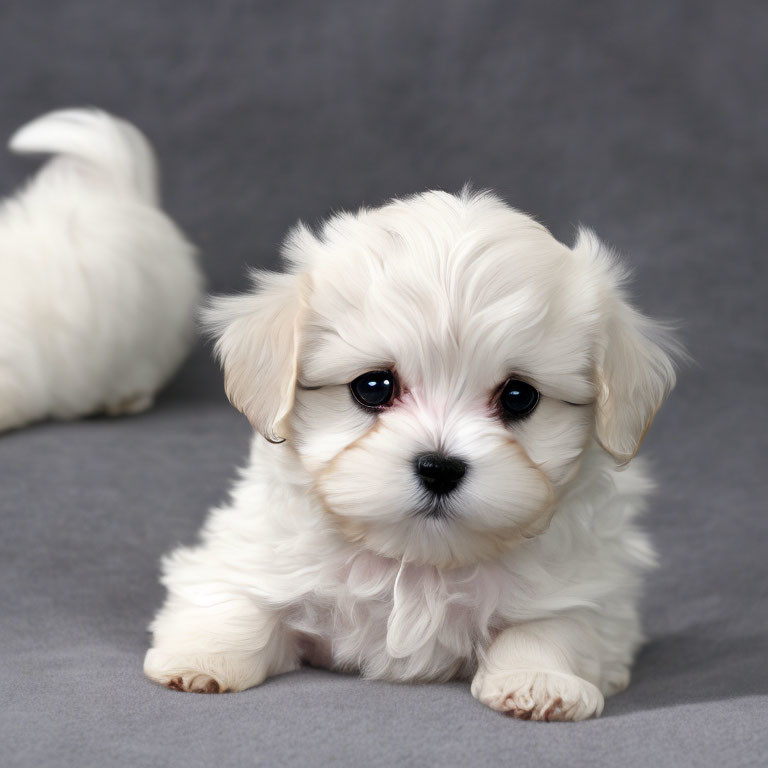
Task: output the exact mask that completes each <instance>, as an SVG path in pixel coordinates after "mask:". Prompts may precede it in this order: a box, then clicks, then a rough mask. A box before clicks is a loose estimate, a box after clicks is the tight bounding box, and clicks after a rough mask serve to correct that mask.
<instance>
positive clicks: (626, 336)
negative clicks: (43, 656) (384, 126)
mask: <svg viewBox="0 0 768 768" xmlns="http://www.w3.org/2000/svg"><path fill="white" fill-rule="evenodd" d="M284 257H285V261H286V271H285V273H284V274H258V275H256V276H255V280H254V286H253V289H252V290H251V292H250V293H247V294H245V295H242V296H237V297H233V298H222V299H216V300H215V301H214V302H213V305H212V307H211V309H210V310H209V313H208V322H209V325H210V328H211V329H212V330H213V331H214V332H215V334H216V335H217V337H218V343H217V352H218V355H219V357H220V359H221V362H222V364H223V367H224V371H225V376H226V389H227V393H228V395H229V397H230V399H231V400H232V402H233V403H234V404H235V405H236V406H237V407H238V408H239V409H241V410H242V411H243V412H244V413H245V414H246V416H247V417H248V418H249V419H250V421H251V422H252V423H253V425H254V427H255V428H256V430H257V431H258V433H260V434H256V435H254V438H253V443H252V447H251V455H250V463H249V466H248V467H247V469H245V470H244V472H243V473H242V477H241V479H240V481H239V482H238V483H237V484H236V486H235V488H234V490H233V492H232V498H231V501H230V502H229V503H228V504H226V505H225V506H223V507H221V508H219V509H216V510H214V511H213V512H212V513H211V516H210V518H209V520H208V522H207V524H206V526H205V528H204V530H203V533H202V541H201V543H200V544H199V545H197V546H194V547H189V548H182V549H179V550H177V551H176V552H174V553H172V554H171V555H169V556H168V557H167V558H166V559H165V561H164V577H163V583H164V584H165V586H166V587H167V588H168V598H167V601H166V603H165V605H164V607H163V608H162V609H161V611H160V612H159V614H158V615H157V617H156V618H155V620H154V622H153V624H152V626H151V631H152V632H153V636H154V642H153V645H152V648H151V649H150V650H149V652H148V653H147V657H146V661H145V672H146V674H147V675H148V676H149V677H150V678H152V679H153V680H156V681H157V682H159V683H162V684H164V685H167V686H169V687H171V688H178V689H183V690H191V691H205V692H217V691H238V690H242V689H244V688H248V687H250V686H253V685H258V684H259V683H261V682H262V681H263V680H264V679H265V678H267V677H268V676H270V675H277V674H280V673H282V672H287V671H289V670H293V669H296V668H297V667H298V666H299V664H300V663H301V662H302V660H304V661H308V662H310V663H312V664H318V665H323V666H328V667H330V668H332V669H339V670H359V671H360V672H361V673H362V674H363V675H365V676H367V677H372V678H380V679H385V680H396V681H408V680H420V681H423V680H448V679H450V678H454V677H471V678H473V681H472V693H473V694H474V695H475V696H476V697H477V698H478V699H480V700H481V701H482V702H484V703H485V704H487V705H488V706H490V707H493V708H494V709H498V710H501V711H504V712H509V713H511V714H513V715H515V716H516V717H521V718H532V719H550V720H551V719H561V720H578V719H582V718H586V717H589V716H591V715H597V714H599V713H600V712H601V710H602V708H603V697H604V696H606V695H609V694H611V693H614V692H616V691H619V690H621V689H622V688H624V687H625V686H626V685H627V682H628V681H629V671H630V665H631V663H632V658H633V655H634V653H635V651H636V650H637V647H638V644H639V643H640V641H641V630H640V624H639V621H638V610H637V601H638V595H639V591H640V585H641V580H642V574H643V571H644V570H645V569H646V568H648V567H649V566H650V565H651V564H652V563H653V561H654V554H653V550H652V548H651V545H650V543H649V541H648V539H647V537H646V536H645V534H644V533H642V532H641V531H640V530H639V529H638V528H637V527H636V524H635V517H636V515H637V514H638V512H640V510H641V508H642V506H643V498H644V496H645V494H646V492H647V491H648V490H649V488H650V482H649V480H648V478H647V476H646V474H645V473H644V472H643V470H642V468H641V467H639V466H637V465H636V464H635V465H633V466H632V467H631V468H628V469H626V471H624V472H617V465H621V466H623V465H626V464H627V463H628V462H629V461H630V459H632V457H633V456H634V455H635V453H636V451H637V449H638V446H639V444H640V441H641V439H642V437H643V435H644V433H645V431H646V430H647V428H648V425H649V424H650V423H651V419H652V418H653V415H654V413H655V412H656V410H657V408H658V407H659V405H660V403H661V401H662V400H663V398H664V396H665V395H666V394H667V392H668V391H669V390H670V388H671V387H672V385H673V383H674V372H673V367H672V364H671V362H670V359H669V357H668V353H667V352H665V351H664V348H663V347H664V346H668V345H667V342H665V341H664V333H663V331H662V330H661V329H660V328H659V327H658V326H657V325H654V324H653V323H652V322H651V321H649V320H648V319H646V318H645V317H643V316H642V315H640V314H638V312H636V311H635V310H634V309H632V308H631V307H630V306H629V305H628V304H627V303H626V301H625V299H624V297H623V295H622V289H621V283H622V280H623V279H624V273H623V271H622V269H621V268H620V267H619V266H618V265H617V263H616V262H615V260H614V258H613V256H612V255H611V254H610V252H609V251H608V250H607V249H606V248H605V247H604V246H603V245H601V244H600V242H599V241H598V240H597V238H596V237H595V236H594V235H593V234H591V233H590V232H588V231H582V232H581V233H580V234H579V238H578V241H577V243H576V246H575V247H574V248H573V249H570V248H568V247H566V246H564V245H562V244H561V243H559V242H557V241H556V240H555V239H554V238H553V237H552V236H551V235H550V234H549V232H548V231H547V230H546V229H545V228H544V227H543V226H541V225H540V224H538V223H537V222H535V221H534V220H533V219H531V218H529V217H528V216H525V215H523V214H522V213H520V212H518V211H516V210H513V209H510V208H509V207H507V206H506V205H504V204H503V203H502V202H501V201H500V200H498V199H497V198H496V197H494V196H492V195H490V194H485V193H483V194H471V193H468V192H465V193H463V194H461V195H459V196H454V195H449V194H446V193H443V192H429V193H426V194H423V195H419V196H416V197H412V198H408V199H405V200H401V201H395V202H393V203H391V204H389V205H386V206H384V207H383V208H380V209H378V210H362V211H360V212H359V213H357V214H356V215H351V214H344V215H340V216H336V217H334V218H333V219H331V220H330V221H329V222H328V223H327V224H326V225H325V226H324V227H323V229H322V231H321V232H320V234H319V235H317V236H315V235H313V234H312V233H310V232H309V231H308V230H307V229H306V228H304V227H302V226H299V227H298V228H297V229H296V230H295V231H294V232H293V233H292V235H291V236H290V237H289V238H288V240H287V243H286V246H285V249H284Z"/></svg>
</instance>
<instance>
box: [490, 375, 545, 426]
mask: <svg viewBox="0 0 768 768" xmlns="http://www.w3.org/2000/svg"><path fill="white" fill-rule="evenodd" d="M538 404H539V393H538V390H536V389H535V388H534V387H532V386H531V385H530V384H528V383H527V382H525V381H520V380H519V379H510V380H509V381H507V383H506V384H504V386H503V387H502V389H501V393H500V394H499V405H501V409H502V413H503V415H504V416H505V418H507V419H508V420H510V421H517V420H519V419H523V418H525V417H526V416H527V415H528V414H529V413H531V412H532V411H533V410H534V409H535V408H536V406H537V405H538Z"/></svg>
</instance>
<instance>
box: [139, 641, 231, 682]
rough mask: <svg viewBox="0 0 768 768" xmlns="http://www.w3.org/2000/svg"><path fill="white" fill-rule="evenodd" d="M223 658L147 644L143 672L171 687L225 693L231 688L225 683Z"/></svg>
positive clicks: (216, 655)
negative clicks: (172, 650) (175, 651)
mask: <svg viewBox="0 0 768 768" xmlns="http://www.w3.org/2000/svg"><path fill="white" fill-rule="evenodd" d="M222 662H223V659H222V658H221V656H220V655H218V654H201V655H191V654H173V653H168V652H166V651H161V650H159V649H157V648H150V649H149V650H148V651H147V655H146V657H145V659H144V674H145V675H146V676H147V677H148V678H150V680H154V681H155V682H156V683H159V684H160V685H164V686H165V687H166V688H170V689H171V690H173V691H189V692H191V693H224V692H225V691H228V690H233V688H232V686H231V685H228V684H227V683H228V681H227V680H226V670H225V669H224V668H223V664H222Z"/></svg>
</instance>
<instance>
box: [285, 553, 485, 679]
mask: <svg viewBox="0 0 768 768" xmlns="http://www.w3.org/2000/svg"><path fill="white" fill-rule="evenodd" d="M334 575H335V578H331V579H328V580H326V581H325V582H324V583H323V584H321V585H319V586H318V587H317V588H316V589H315V590H314V591H313V592H311V593H308V594H307V595H306V596H305V597H304V599H303V600H301V601H299V602H297V603H294V604H293V605H292V606H291V607H290V608H289V609H288V611H287V612H286V621H287V623H288V624H289V626H291V627H292V628H293V629H295V630H297V631H298V632H299V633H300V635H301V636H302V638H303V641H302V645H303V650H304V652H305V658H306V660H307V661H309V662H310V663H312V664H316V665H318V666H328V667H333V668H337V669H346V670H355V671H360V672H362V673H363V674H364V675H366V676H368V677H374V678H383V679H388V680H414V679H422V680H447V679H450V678H452V677H456V676H462V675H468V674H470V673H471V672H472V670H473V669H474V666H475V654H476V649H477V646H478V645H482V644H484V643H486V642H487V641H488V640H489V639H490V637H491V636H492V634H493V631H494V630H493V625H494V608H495V605H496V599H495V597H494V594H495V591H496V589H495V584H494V583H493V581H492V580H491V579H488V578H487V577H484V576H483V575H482V574H480V573H479V572H476V573H470V574H462V577H461V578H457V577H456V576H452V575H446V574H445V573H441V572H440V571H438V570H437V569H434V568H431V567H429V566H414V565H406V566H401V565H400V564H399V563H393V562H392V561H391V560H385V559H383V558H377V557H376V556H363V557H361V558H357V559H356V560H355V561H354V562H353V563H352V565H351V567H348V568H344V569H341V570H339V571H338V572H337V573H336V574H334Z"/></svg>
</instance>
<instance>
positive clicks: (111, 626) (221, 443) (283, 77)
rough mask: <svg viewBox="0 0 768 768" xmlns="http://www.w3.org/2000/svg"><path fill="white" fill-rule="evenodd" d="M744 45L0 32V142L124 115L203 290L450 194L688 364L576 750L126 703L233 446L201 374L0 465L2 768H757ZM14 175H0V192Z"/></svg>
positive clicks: (764, 710) (414, 15)
mask: <svg viewBox="0 0 768 768" xmlns="http://www.w3.org/2000/svg"><path fill="white" fill-rule="evenodd" d="M767 38H768V5H767V4H766V3H764V2H760V1H759V0H756V1H755V2H733V3H725V2H717V1H714V2H704V1H701V0H700V1H698V2H676V1H674V0H663V1H662V2H644V3H629V2H627V3H624V2H589V3H580V2H563V3H553V2H538V3H534V2H531V3H517V2H511V1H504V0H499V1H498V2H491V1H490V0H471V1H470V0H466V2H439V1H438V0H434V1H432V0H430V1H429V2H427V1H425V0H418V2H416V1H414V0H411V1H410V2H408V1H405V2H391V1H388V2H381V1H380V2H365V1H361V0H358V1H357V2H352V1H339V0H333V1H326V2H318V1H314V2H313V1H312V0H305V1H304V2H279V0H274V1H273V2H259V3H236V2H230V1H229V0H228V1H226V2H224V1H223V0H217V2H215V3H212V2H203V0H186V2H184V3H181V2H176V3H172V2H153V3H150V2H144V1H142V2H137V1H136V0H133V1H132V2H122V1H118V0H62V1H61V2H51V1H49V2H17V1H16V0H11V1H10V2H9V0H6V1H5V2H4V3H3V4H2V5H0V72H1V73H2V77H0V135H2V136H8V135H9V134H10V133H11V131H12V130H13V129H14V128H16V127H17V126H18V125H19V124H21V123H22V122H24V121H25V120H27V119H29V118H31V117H34V116H35V115H37V114H38V113H41V112H44V111H47V110H49V109H51V108H54V107H61V106H70V105H80V104H95V105H98V106H101V107H104V108H106V109H109V110H112V111H114V112H116V113H119V114H121V115H124V116H126V117H128V118H129V119H131V120H133V121H135V122H136V123H137V124H138V125H139V126H140V127H141V128H142V129H143V130H144V131H145V132H146V133H147V134H148V135H149V136H150V138H151V139H152V141H153V142H154V144H155V146H156V148H157V150H158V153H159V156H160V158H161V161H162V167H163V172H164V191H165V200H166V203H167V207H168V209H169V211H170V212H171V213H172V215H174V216H175V217H176V218H177V220H178V221H179V222H180V224H181V225H182V226H183V227H184V228H185V229H186V230H187V231H188V233H189V234H190V236H191V237H192V238H193V239H194V240H195V241H196V242H197V243H198V244H199V246H200V247H201V250H202V254H203V255H202V259H203V263H204V266H205V269H206V272H207V273H208V275H209V278H210V285H211V287H212V288H213V289H214V290H217V291H229V290H235V289H237V288H242V287H243V285H244V281H243V274H244V269H245V266H246V265H272V264H274V263H275V259H276V253H277V248H278V245H279V242H280V240H281V237H282V236H283V234H284V232H285V230H286V228H287V227H288V226H290V224H291V223H293V222H294V221H295V220H296V219H297V218H303V219H305V220H307V221H309V222H316V221H317V220H319V219H320V218H321V217H322V216H324V215H325V214H327V213H328V212H329V211H331V210H334V209H338V208H343V207H354V206H357V205H359V204H361V203H366V204H375V203H379V202H381V201H384V200H385V199H386V198H388V197H389V196H392V195H398V194H403V193H408V192H412V191H417V190H421V189H424V188H428V187H443V188H445V189H448V190H456V189H458V188H459V187H460V186H461V185H462V184H463V183H464V182H465V181H467V180H471V181H473V182H474V183H475V184H476V185H477V186H482V187H486V186H487V187H492V188H494V189H496V190H498V191H499V192H500V193H501V194H502V195H503V196H505V197H506V198H507V199H508V200H509V201H510V202H512V203H513V204H515V205H516V206H518V207H521V208H523V209H524V210H527V211H530V212H532V213H534V214H535V215H536V216H537V217H538V218H539V219H540V220H542V221H543V222H544V223H546V224H547V225H548V226H549V227H550V228H551V229H552V230H553V232H554V233H555V234H556V235H557V236H559V237H561V238H562V239H565V240H566V241H570V239H571V238H572V235H573V231H574V226H575V224H576V223H578V222H584V223H587V224H589V225H591V226H593V227H594V228H595V229H596V230H597V231H598V232H599V233H600V234H601V235H602V236H603V237H604V238H605V239H607V240H608V241H609V242H610V243H612V244H613V245H615V246H616V247H617V248H619V249H620V250H621V251H623V252H626V253H627V254H630V256H631V260H632V263H633V264H634V265H635V267H636V282H635V288H634V290H635V295H636V298H637V300H638V302H639V304H640V305H641V306H642V307H643V308H645V309H646V310H648V311H650V312H652V313H655V314H659V315H662V316H665V317H671V318H678V319H680V320H681V321H682V325H683V328H682V335H683V338H684V340H685V342H686V344H687V346H688V348H689V350H690V352H691V354H692V356H693V358H694V359H695V361H696V364H695V365H693V366H690V367H687V368H686V369H684V371H683V374H682V377H681V381H680V385H679V387H678V389H677V391H676V393H675V394H674V396H673V397H672V399H671V400H670V402H669V403H668V405H667V406H666V407H665V408H664V410H663V412H662V413H661V414H660V416H659V417H658V418H657V420H656V424H655V426H654V429H653V430H652V433H651V435H650V437H649V439H648V441H647V443H646V446H645V448H644V451H645V452H646V453H647V454H648V455H650V456H652V457H653V460H654V462H655V464H656V466H657V470H658V471H657V474H658V478H659V485H660V488H659V491H658V493H657V495H656V497H655V500H654V503H653V505H652V509H651V510H650V512H649V515H648V519H647V520H648V522H647V524H648V526H649V527H650V528H651V529H652V530H653V532H654V535H655V538H656V541H657V542H658V545H659V548H660V550H661V553H662V556H663V568H662V569H661V570H659V572H658V573H656V574H655V576H654V577H653V578H652V580H651V582H650V586H649V591H648V596H647V600H646V603H645V613H646V617H647V621H646V623H647V627H648V633H649V636H650V642H649V644H648V646H647V647H646V649H645V650H644V651H643V652H642V654H641V656H640V658H639V660H638V663H637V666H636V670H635V678H634V682H633V684H632V686H631V687H630V689H629V690H628V691H627V692H626V693H623V694H621V695H620V696H618V697H616V698H615V699H612V700H610V701H609V702H608V705H607V708H606V713H605V716H604V717H603V719H602V720H600V721H595V722H589V723H584V724H580V725H575V726H572V725H538V724H533V723H520V722H514V721H511V720H507V719H505V718H503V717H502V716H500V715H497V714H495V713H493V712H491V711H488V710H485V709H484V708H483V707H482V706H481V705H479V704H478V703H476V702H475V701H474V700H473V699H472V698H471V697H470V695H469V692H468V690H467V687H466V685H463V684H455V685H433V686H395V685H387V684H383V683H368V682H362V681H359V680H357V679H355V678H352V677H342V676H338V675H333V674H330V673H323V672H320V671H311V670H304V671H302V672H300V673H297V674H294V675H289V676H285V677H282V678H278V679H275V680H272V681H269V682H268V683H267V684H266V685H264V686H263V687H261V688H259V689H256V690H252V691H248V692H246V693H243V694H238V695H227V696H219V697H216V696H191V695H180V694H177V693H174V692H171V691H166V690H164V689H161V688H159V687H155V686H153V685H151V684H150V683H149V682H147V681H145V680H144V679H143V677H142V675H141V661H142V655H143V653H144V649H145V644H146V635H145V629H144V628H145V626H146V623H147V622H148V620H149V619H150V617H151V615H152V613H153V611H154V609H155V608H156V607H157V605H158V603H159V601H160V599H161V591H160V589H159V587H158V586H157V583H156V575H157V559H158V557H159V556H160V554H161V553H162V552H164V551H166V550H167V549H168V548H169V547H171V546H173V545H174V544H177V543H179V542H181V541H186V542H188V541H190V540H192V537H193V536H194V533H195V531H196V529H197V527H198V525H199V524H200V522H201V520H202V518H203V516H204V514H205V511H206V508H207V507H208V506H209V505H211V504H213V503H216V502H217V501H219V500H221V498H222V496H223V494H224V492H225V489H226V486H227V483H228V482H229V479H230V478H231V477H232V476H233V474H234V468H235V466H236V465H237V464H238V462H240V461H242V459H243V456H244V451H245V447H246V444H247V439H248V428H247V425H246V424H245V422H244V420H243V419H242V417H240V416H239V415H238V414H237V413H235V412H234V411H233V410H232V409H230V408H229V407H228V406H227V405H226V403H225V401H224V399H223V396H222V394H221V385H220V381H219V376H218V372H217V371H216V370H215V368H214V367H213V365H212V364H211V363H210V362H209V360H208V357H209V356H208V351H207V350H206V349H204V348H203V347H202V346H200V347H199V348H198V349H197V350H196V352H195V353H194V354H193V356H192V358H191V360H190V361H189V363H188V364H187V366H186V367H185V368H184V370H183V371H182V372H181V374H180V375H179V377H178V378H177V380H176V382H175V383H174V384H173V386H172V387H171V388H170V390H169V391H168V392H167V393H166V395H165V397H164V398H163V400H162V401H161V403H160V404H159V406H158V407H157V408H156V409H155V410H153V411H152V412H150V413H147V414H145V415H143V416H140V417H135V418H129V419H121V420H115V421H108V420H102V419H95V420H89V421H85V422H81V423H76V424H45V425H40V426H36V427H34V428H31V429H27V430H24V431H22V432H19V433H15V434H11V435H6V436H2V437H0V515H1V517H0V519H1V520H2V536H1V537H0V558H1V559H0V744H2V751H1V753H0V754H2V757H0V762H2V764H3V765H12V766H41V765H61V766H64V765H112V764H117V765H126V766H127V765H131V766H144V765H147V766H160V765H184V766H204V765H211V764H217V765H253V764H258V765H265V766H267V765H288V764H295V765H307V764H309V765H314V764H328V763H334V764H341V765H393V764H397V765H424V764H427V765H431V764H436V763H440V764H442V765H446V766H453V765H472V764H486V765H489V764H510V765H515V766H518V768H524V767H525V766H533V765H537V766H538V765H558V764H563V765H565V764H568V765H569V766H573V765H582V764H583V765H598V766H599V765H617V764H618V765H623V766H645V765H647V764H649V763H651V764H656V765H662V766H666V765H675V766H682V765H697V766H701V765H704V766H708V765H721V764H727V765H739V766H748V765H755V766H762V765H765V764H766V762H767V761H768V756H767V755H766V753H767V752H768V736H766V722H767V720H768V704H767V702H768V664H767V662H768V658H767V656H768V653H767V650H768V631H767V630H768V600H767V594H768V556H767V554H768V553H767V552H766V540H767V539H768V515H766V498H767V497H768V487H766V470H765V462H766V458H767V456H768V451H767V450H766V448H767V447H768V438H767V437H766V433H768V423H767V422H768V419H767V418H766V416H767V412H766V405H765V400H766V395H768V391H767V388H766V380H767V379H768V363H767V360H768V357H767V356H766V351H767V350H766V338H767V332H768V328H767V322H766V309H765V305H766V298H767V297H766V293H767V291H766V283H767V280H766V261H767V259H766V254H765V246H764V243H765V235H764V230H765V221H766V215H765V203H766V191H767V188H768V153H767V151H766V137H767V136H768V107H767V106H766V103H767V100H766V91H765V87H766V86H765V84H766V79H767V78H766V76H767V75H768V57H767V56H766V39H767ZM33 167H34V165H33V164H32V163H30V162H29V161H26V160H21V159H18V158H11V157H9V156H7V155H3V154H0V187H2V189H3V190H4V191H6V192H10V191H11V190H12V188H13V187H14V185H15V184H16V183H18V182H19V181H20V180H21V179H22V178H23V177H24V176H25V175H26V174H27V173H29V172H30V171H31V169H32V168H33Z"/></svg>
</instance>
